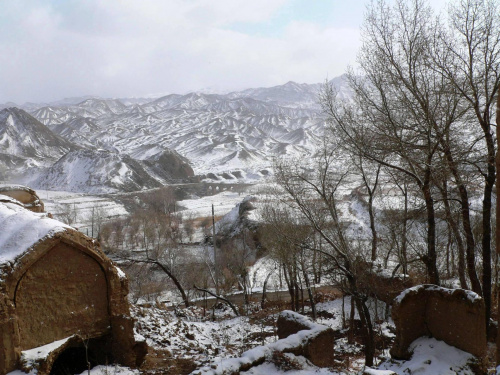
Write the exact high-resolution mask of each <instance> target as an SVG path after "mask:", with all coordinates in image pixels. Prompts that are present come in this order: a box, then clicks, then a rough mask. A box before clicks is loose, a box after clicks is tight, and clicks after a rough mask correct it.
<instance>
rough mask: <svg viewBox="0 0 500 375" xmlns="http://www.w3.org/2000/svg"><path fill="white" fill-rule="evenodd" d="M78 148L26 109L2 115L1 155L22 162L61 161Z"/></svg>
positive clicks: (0, 126) (11, 109) (0, 125)
mask: <svg viewBox="0 0 500 375" xmlns="http://www.w3.org/2000/svg"><path fill="white" fill-rule="evenodd" d="M78 148H79V147H78V146H76V145H75V144H73V143H71V142H69V141H68V140H66V139H64V138H62V137H60V136H58V135H56V134H54V133H53V132H52V131H51V130H50V129H49V128H48V127H46V126H45V125H43V124H42V123H41V122H40V121H38V120H37V119H36V118H34V117H33V116H31V115H30V114H28V113H27V112H25V111H23V110H22V109H19V108H6V109H3V110H2V111H0V153H4V154H9V155H14V156H17V157H22V158H35V159H58V158H60V157H61V156H62V155H64V154H66V153H67V152H68V151H70V150H76V149H78Z"/></svg>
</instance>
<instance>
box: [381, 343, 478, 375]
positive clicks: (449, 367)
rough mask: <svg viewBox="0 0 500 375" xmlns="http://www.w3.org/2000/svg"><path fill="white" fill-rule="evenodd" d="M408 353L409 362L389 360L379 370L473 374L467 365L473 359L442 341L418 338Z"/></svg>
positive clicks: (427, 374) (423, 374) (424, 374)
mask: <svg viewBox="0 0 500 375" xmlns="http://www.w3.org/2000/svg"><path fill="white" fill-rule="evenodd" d="M410 351H413V355H412V358H411V359H410V360H408V361H398V360H389V361H387V362H384V363H383V364H381V365H380V366H379V369H381V370H391V371H394V372H395V373H397V374H401V375H407V374H419V375H438V374H439V375H456V374H460V375H469V374H470V375H472V374H474V371H472V370H471V369H470V367H469V366H468V365H467V364H468V363H470V362H471V361H472V360H474V359H475V357H474V356H473V355H472V354H470V353H467V352H464V351H463V350H460V349H457V348H455V347H453V346H450V345H448V344H446V343H445V342H443V341H439V340H436V339H434V338H429V337H420V338H418V339H417V340H415V341H414V342H413V343H412V344H411V345H410ZM375 374H376V373H375ZM380 375H382V374H380Z"/></svg>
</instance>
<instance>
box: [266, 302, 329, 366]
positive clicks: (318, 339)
mask: <svg viewBox="0 0 500 375" xmlns="http://www.w3.org/2000/svg"><path fill="white" fill-rule="evenodd" d="M276 326H277V328H278V337H279V338H280V339H286V338H287V337H289V336H291V335H294V334H296V333H298V332H300V331H304V330H306V331H307V330H313V329H315V326H316V324H314V323H312V322H310V321H309V320H308V319H306V318H305V317H304V316H302V315H300V314H297V313H295V312H293V311H283V312H282V313H281V314H280V315H279V317H278V321H277V323H276ZM334 342H335V337H334V333H333V330H332V329H331V328H330V329H324V330H322V331H321V332H318V333H317V334H316V335H314V337H311V338H310V339H309V340H307V341H304V342H303V345H301V346H300V347H299V348H298V349H297V350H296V351H295V352H294V354H295V355H302V356H304V357H306V358H307V359H308V360H310V361H311V362H312V363H313V364H314V365H316V366H318V367H330V366H333V365H334V360H333V359H334V357H333V354H334V352H333V345H334Z"/></svg>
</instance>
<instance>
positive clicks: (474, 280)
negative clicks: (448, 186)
mask: <svg viewBox="0 0 500 375" xmlns="http://www.w3.org/2000/svg"><path fill="white" fill-rule="evenodd" d="M443 147H444V154H445V156H446V160H447V162H448V167H449V169H450V171H451V173H452V174H453V177H454V178H455V184H456V186H457V188H458V193H459V195H460V206H461V208H462V225H463V228H464V233H465V244H466V247H465V250H466V259H467V273H468V274H469V280H470V283H471V287H472V290H473V291H474V292H476V293H477V294H479V295H480V296H482V295H483V292H482V288H481V282H480V281H479V277H478V276H477V273H476V262H475V260H476V254H475V248H476V246H475V243H474V234H473V233H472V226H471V223H470V203H469V193H468V192H467V188H466V187H465V184H464V182H463V181H462V178H461V177H460V173H459V172H458V169H457V167H456V163H455V160H454V159H453V155H452V154H451V150H450V148H449V147H448V145H447V144H444V145H443ZM490 206H491V202H490ZM488 220H489V218H488ZM490 279H491V268H490ZM490 281H491V280H490Z"/></svg>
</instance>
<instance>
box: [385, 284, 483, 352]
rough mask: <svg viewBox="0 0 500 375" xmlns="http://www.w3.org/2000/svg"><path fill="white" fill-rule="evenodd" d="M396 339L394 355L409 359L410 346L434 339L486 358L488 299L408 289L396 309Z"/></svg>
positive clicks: (432, 288)
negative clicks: (486, 300)
mask: <svg viewBox="0 0 500 375" xmlns="http://www.w3.org/2000/svg"><path fill="white" fill-rule="evenodd" d="M392 319H393V320H394V323H395V324H396V340H395V342H394V346H393V347H392V349H391V355H392V356H393V357H394V358H398V359H408V358H409V357H410V353H409V352H408V347H409V345H410V344H411V343H412V342H413V341H414V340H415V339H417V338H418V337H421V336H430V337H435V338H436V339H438V340H443V341H444V342H446V343H447V344H449V345H453V346H455V347H457V348H459V349H462V350H464V351H466V352H469V353H471V354H473V355H475V356H476V357H478V358H480V359H483V358H485V355H486V348H487V346H486V345H487V343H486V322H485V307H484V300H483V299H482V298H480V297H479V296H478V295H477V294H475V293H473V292H470V291H465V290H463V289H446V288H440V287H437V286H435V285H419V286H416V287H413V288H410V289H407V290H405V291H404V292H403V293H402V294H401V295H400V296H398V297H397V298H396V299H395V301H394V303H393V308H392Z"/></svg>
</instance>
